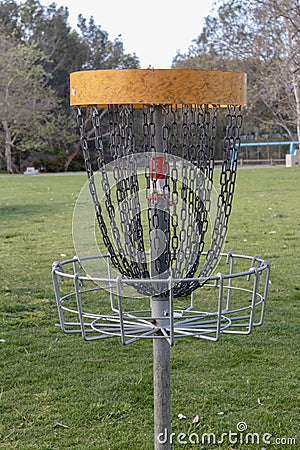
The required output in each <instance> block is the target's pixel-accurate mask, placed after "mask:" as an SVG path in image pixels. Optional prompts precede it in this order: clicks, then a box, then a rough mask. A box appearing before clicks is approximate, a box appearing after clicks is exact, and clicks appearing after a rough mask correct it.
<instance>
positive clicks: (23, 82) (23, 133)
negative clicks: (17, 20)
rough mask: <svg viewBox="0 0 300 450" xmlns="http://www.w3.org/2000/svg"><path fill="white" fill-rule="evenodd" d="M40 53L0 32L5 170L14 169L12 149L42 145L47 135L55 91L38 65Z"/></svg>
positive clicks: (55, 105)
mask: <svg viewBox="0 0 300 450" xmlns="http://www.w3.org/2000/svg"><path fill="white" fill-rule="evenodd" d="M42 58H43V55H42V54H41V53H40V52H39V51H38V50H37V49H36V48H34V47H29V46H27V45H24V44H22V43H19V42H16V41H14V40H13V39H12V38H7V36H5V35H3V33H2V34H1V33H0V95H1V99H2V102H1V109H0V124H1V125H2V130H3V132H2V141H3V143H4V152H2V154H1V157H2V159H4V160H5V162H6V167H7V172H9V173H12V172H13V171H15V170H16V167H14V164H13V158H12V148H20V149H26V148H28V147H29V146H30V147H31V148H33V149H34V148H42V147H43V146H44V145H45V143H46V140H47V139H48V138H49V137H50V133H49V126H50V124H53V123H54V121H53V111H54V110H55V109H56V107H57V98H56V96H55V93H54V91H53V90H52V89H51V88H50V87H47V86H45V80H46V79H47V76H48V75H47V73H46V72H45V70H44V68H43V67H42V65H41V64H40V61H41V59H42Z"/></svg>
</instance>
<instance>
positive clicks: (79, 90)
mask: <svg viewBox="0 0 300 450" xmlns="http://www.w3.org/2000/svg"><path fill="white" fill-rule="evenodd" d="M246 83H247V81H246V74H245V73H240V72H222V71H214V70H189V69H154V70H151V69H122V70H89V71H82V72H74V73H71V75H70V104H71V106H85V107H88V106H92V105H97V106H99V107H106V106H107V105H108V104H133V105H134V106H136V107H140V106H142V105H143V104H145V105H178V106H181V105H183V104H186V105H187V104H209V105H219V106H226V105H245V104H246Z"/></svg>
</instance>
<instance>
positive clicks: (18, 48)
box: [0, 0, 139, 171]
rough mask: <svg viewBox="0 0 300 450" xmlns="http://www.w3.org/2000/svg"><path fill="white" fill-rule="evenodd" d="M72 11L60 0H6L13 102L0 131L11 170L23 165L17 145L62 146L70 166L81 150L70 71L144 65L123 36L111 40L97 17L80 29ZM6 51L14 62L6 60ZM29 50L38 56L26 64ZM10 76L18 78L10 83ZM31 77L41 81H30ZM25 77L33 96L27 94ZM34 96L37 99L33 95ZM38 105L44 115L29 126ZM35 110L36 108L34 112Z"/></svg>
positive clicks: (0, 119) (2, 18)
mask: <svg viewBox="0 0 300 450" xmlns="http://www.w3.org/2000/svg"><path fill="white" fill-rule="evenodd" d="M68 16H69V13H68V9H67V8H65V7H57V5H56V4H55V3H52V4H50V5H49V6H43V5H41V3H40V1H39V0H25V1H23V2H21V3H20V2H17V1H14V0H2V1H1V0H0V34H1V35H0V38H1V45H0V46H1V51H0V53H1V55H0V76H1V78H2V79H1V81H0V92H1V94H2V93H3V95H4V92H6V91H7V92H6V99H7V102H6V104H5V108H4V109H3V111H2V112H1V114H0V135H1V136H2V142H6V147H5V148H6V151H4V150H2V151H1V150H0V154H2V157H3V158H4V155H5V154H6V155H7V158H8V159H7V158H6V159H7V161H8V168H9V171H12V170H14V169H15V170H17V161H14V158H11V154H12V149H14V151H15V152H16V151H19V150H20V149H21V148H22V149H23V150H27V153H28V154H30V153H32V152H33V150H42V151H43V150H44V149H46V147H47V150H48V151H49V152H53V151H56V150H57V149H60V151H61V153H62V155H64V158H65V160H66V164H65V168H66V169H67V168H68V166H69V164H70V162H71V161H72V159H73V158H74V156H76V155H77V153H78V151H79V147H78V145H77V142H75V140H76V141H78V140H77V138H76V136H75V133H74V126H75V121H74V117H73V116H72V110H71V108H70V106H69V74H70V72H73V71H77V70H83V69H85V70H86V69H115V68H129V67H139V61H138V58H137V57H136V55H135V54H134V55H130V54H125V52H124V48H123V43H122V40H121V38H120V36H119V37H118V38H117V39H115V40H114V41H111V40H109V37H108V34H107V33H106V32H105V31H104V30H102V29H101V27H100V26H99V25H96V24H95V22H94V19H93V18H90V19H89V21H87V20H86V19H84V18H83V17H82V16H79V19H78V20H79V27H78V29H77V31H76V30H72V29H71V27H70V25H69V23H68ZM2 37H3V38H2ZM22 52H23V53H22ZM5 54H7V61H6V62H8V61H10V63H9V64H6V62H5V58H4V56H3V55H5ZM25 54H26V55H27V56H26V57H28V55H29V54H30V55H31V56H32V60H31V62H30V64H24V65H22V64H21V61H22V58H23V57H24V55H25ZM38 74H39V75H38ZM39 77H40V78H39ZM10 79H12V80H13V82H11V84H9V87H10V89H8V84H7V83H9V80H10ZM25 79H26V83H25V81H24V80H25ZM29 79H30V80H31V81H32V83H33V81H34V83H36V84H35V85H33V84H32V85H30V83H29ZM22 83H23V86H24V92H27V98H22V92H20V86H21V85H22ZM38 83H40V87H39V88H38ZM12 86H14V88H13V89H12ZM16 86H17V87H16ZM17 92H18V94H17ZM18 95H19V97H18ZM38 95H40V102H39V101H38ZM34 96H35V99H36V101H31V100H30V99H32V98H33V97H34ZM45 96H46V99H45V98H44V97H45ZM19 100H20V102H19ZM22 105H23V106H22ZM34 105H35V108H36V109H35V111H36V113H37V112H38V111H39V118H37V117H35V118H34V120H31V122H32V124H31V125H32V126H30V127H29V126H28V124H29V123H30V121H29V120H27V121H26V117H27V118H29V116H30V115H29V113H27V116H26V113H25V110H27V111H29V110H30V108H31V107H32V108H33V106H34ZM43 108H44V109H43ZM49 108H50V109H49ZM30 111H31V110H30ZM46 111H47V113H46ZM33 112H34V108H33V110H32V111H31V113H30V114H33ZM30 117H31V116H30ZM6 125H7V126H6ZM9 133H10V134H11V136H10V137H9ZM9 155H10V159H9ZM0 159H1V157H0ZM14 164H15V167H13V165H14Z"/></svg>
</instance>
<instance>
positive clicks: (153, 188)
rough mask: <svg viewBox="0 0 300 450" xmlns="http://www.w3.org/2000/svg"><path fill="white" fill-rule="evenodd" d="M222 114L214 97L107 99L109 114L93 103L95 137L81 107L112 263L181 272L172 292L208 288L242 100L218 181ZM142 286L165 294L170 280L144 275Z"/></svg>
mask: <svg viewBox="0 0 300 450" xmlns="http://www.w3.org/2000/svg"><path fill="white" fill-rule="evenodd" d="M218 113H219V109H218V108H217V107H210V106H208V105H181V107H178V106H173V105H161V106H159V107H158V106H154V105H143V107H142V108H141V109H136V108H133V106H132V105H109V106H108V114H106V115H105V116H104V118H103V120H101V116H102V114H101V113H100V111H99V109H98V108H97V107H93V108H92V127H93V140H88V138H87V130H86V127H85V120H84V113H83V112H82V110H81V109H80V108H78V113H77V121H78V126H79V130H80V139H81V146H82V151H83V155H84V160H85V166H86V171H87V175H88V180H89V189H90V192H91V196H92V199H93V204H94V208H95V212H96V217H97V222H98V225H99V229H100V232H101V235H102V240H103V243H104V245H105V247H106V249H107V251H108V252H109V254H110V257H111V262H112V264H113V266H114V267H115V269H116V270H117V271H118V272H119V273H120V274H121V275H122V276H124V277H125V278H128V279H145V280H149V278H151V279H152V278H153V279H155V277H162V278H164V277H168V276H169V275H171V276H172V277H174V278H176V279H180V281H179V282H178V283H177V285H176V286H175V287H174V289H173V291H174V296H184V295H187V294H189V293H191V292H192V291H193V290H194V289H196V288H197V287H199V286H200V283H199V281H197V279H195V278H197V277H201V278H202V279H203V277H209V276H210V274H211V273H212V271H213V270H214V268H215V266H216V264H217V262H218V258H219V256H220V254H221V251H222V247H223V245H224V240H225V236H226V233H227V227H228V220H229V216H230V213H231V208H232V201H233V194H234V187H235V181H236V171H237V155H238V149H239V145H240V130H241V126H242V116H241V112H240V108H239V107H234V106H229V107H228V109H227V114H226V116H225V135H224V137H223V139H222V141H221V142H222V144H221V145H222V166H221V170H220V175H219V182H218V183H216V174H214V169H215V160H216V146H217V138H218V135H217V129H218V127H217V118H218ZM220 119H222V116H220ZM104 136H108V138H106V137H104ZM219 141H220V139H219ZM97 174H99V175H100V176H99V180H100V181H99V182H98V176H97ZM215 185H217V187H219V192H218V193H217V195H216V200H215V201H216V205H215V209H216V212H215V213H214V217H213V223H212V224H211V227H210V221H211V220H212V219H211V217H212V201H213V199H212V193H213V189H214V186H215ZM210 228H211V229H210ZM208 233H211V235H210V236H209V239H208V242H209V244H206V236H207V235H208ZM149 242H151V245H150V244H149ZM149 245H150V247H149ZM207 247H208V248H207ZM205 249H206V251H205V252H204V250H205ZM202 283H203V282H202ZM155 286H156V287H155ZM136 289H138V290H139V291H140V292H141V291H142V292H143V293H144V294H147V295H158V294H159V292H158V291H159V289H162V288H161V287H160V288H158V287H157V285H156V284H154V285H151V284H149V283H145V284H142V283H138V284H137V285H136ZM163 289H165V290H166V291H167V287H166V286H165V287H164V288H163Z"/></svg>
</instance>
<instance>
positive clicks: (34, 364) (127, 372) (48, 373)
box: [0, 168, 300, 450]
mask: <svg viewBox="0 0 300 450" xmlns="http://www.w3.org/2000/svg"><path fill="white" fill-rule="evenodd" d="M84 182H85V176H81V175H76V176H75V175H74V176H47V175H45V176H31V177H30V176H28V177H26V176H21V175H20V176H0V202H1V203H0V204H1V209H0V221H1V222H0V225H1V228H0V320H1V328H0V352H1V359H0V367H1V372H0V385H1V389H0V449H5V450H10V449H18V450H31V449H39V450H46V449H47V450H48V449H57V450H64V449H78V450H79V449H85V450H86V449H88V450H90V449H91V450H93V449H95V450H96V449H97V450H126V449H127V450H132V449H134V450H149V449H152V448H153V415H152V413H153V396H152V346H151V343H150V342H148V341H147V342H141V341H140V342H138V343H136V344H133V345H131V346H128V347H123V346H121V344H120V342H119V340H117V339H116V340H104V341H96V342H84V341H82V339H81V338H80V336H70V335H64V334H63V333H62V332H61V331H60V329H59V328H58V327H56V324H57V322H58V316H57V311H56V305H55V301H54V294H53V289H52V280H51V265H52V262H53V261H57V260H64V259H66V258H67V257H72V256H73V254H74V249H73V243H72V232H71V231H72V229H71V226H72V212H73V208H74V203H75V201H76V198H77V195H78V193H79V191H80V189H81V187H82V185H83V183H84ZM299 194H300V169H298V168H295V169H294V168H292V169H286V168H270V169H242V170H240V172H239V175H238V183H237V190H236V196H235V200H234V209H233V213H232V217H231V221H230V232H229V234H228V237H227V243H226V248H225V250H226V251H229V250H233V251H236V252H238V253H245V254H249V255H256V254H260V255H261V256H262V257H263V258H265V259H268V260H269V261H270V262H271V266H272V273H271V281H272V283H271V285H270V292H269V301H268V306H267V312H266V322H265V325H264V326H263V327H262V328H259V329H256V330H254V333H253V334H252V335H251V336H244V337H242V336H224V337H222V339H221V340H220V342H219V343H209V342H205V341H202V340H200V341H199V340H194V339H183V340H180V341H177V342H176V344H175V346H174V347H173V348H172V352H171V354H172V356H171V358H172V360H171V379H172V381H171V385H172V418H173V419H172V420H173V424H172V426H173V432H174V433H175V436H174V446H173V447H174V448H175V449H179V450H180V449H191V450H193V449H198V450H199V449H209V450H210V449H223V450H225V449H226V450H231V449H235V450H237V449H240V450H247V449H259V450H261V449H263V448H265V449H269V448H270V449H271V448H272V449H273V448H278V449H283V448H294V449H296V448H300V436H299V429H300V426H299V425H300V424H299V403H300V392H299V386H300V383H299V381H300V380H299V377H300V363H299V349H300V346H299V301H300V281H299V268H300V252H299V244H300V215H299V211H300V195H299ZM179 414H182V415H184V416H185V419H179V418H178V415H179ZM196 416H198V420H195V421H194V422H196V423H193V419H194V418H195V417H196ZM241 423H244V426H245V424H246V426H247V430H246V431H245V432H244V433H240V432H239V431H238V428H239V430H240V431H241V430H242V426H243V425H241ZM238 424H239V425H238ZM237 427H238V428H237ZM247 432H248V433H252V434H253V436H254V434H255V436H254V437H255V439H256V441H254V443H253V444H252V443H251V440H248V442H246V441H245V440H246V433H247ZM180 433H184V434H185V435H184V434H182V435H180ZM204 433H212V434H214V435H215V436H216V443H215V444H212V443H211V444H207V443H205V444H204V445H202V444H201V439H200V443H198V444H196V443H195V442H197V437H200V438H201V436H202V435H203V434H204ZM225 433H227V435H226V436H225ZM234 433H238V434H237V435H235V434H234ZM222 434H223V438H222ZM270 435H271V436H270ZM248 439H250V438H249V436H248ZM257 439H259V442H258V441H257ZM222 440H223V442H221V441H222ZM218 441H219V442H218Z"/></svg>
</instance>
